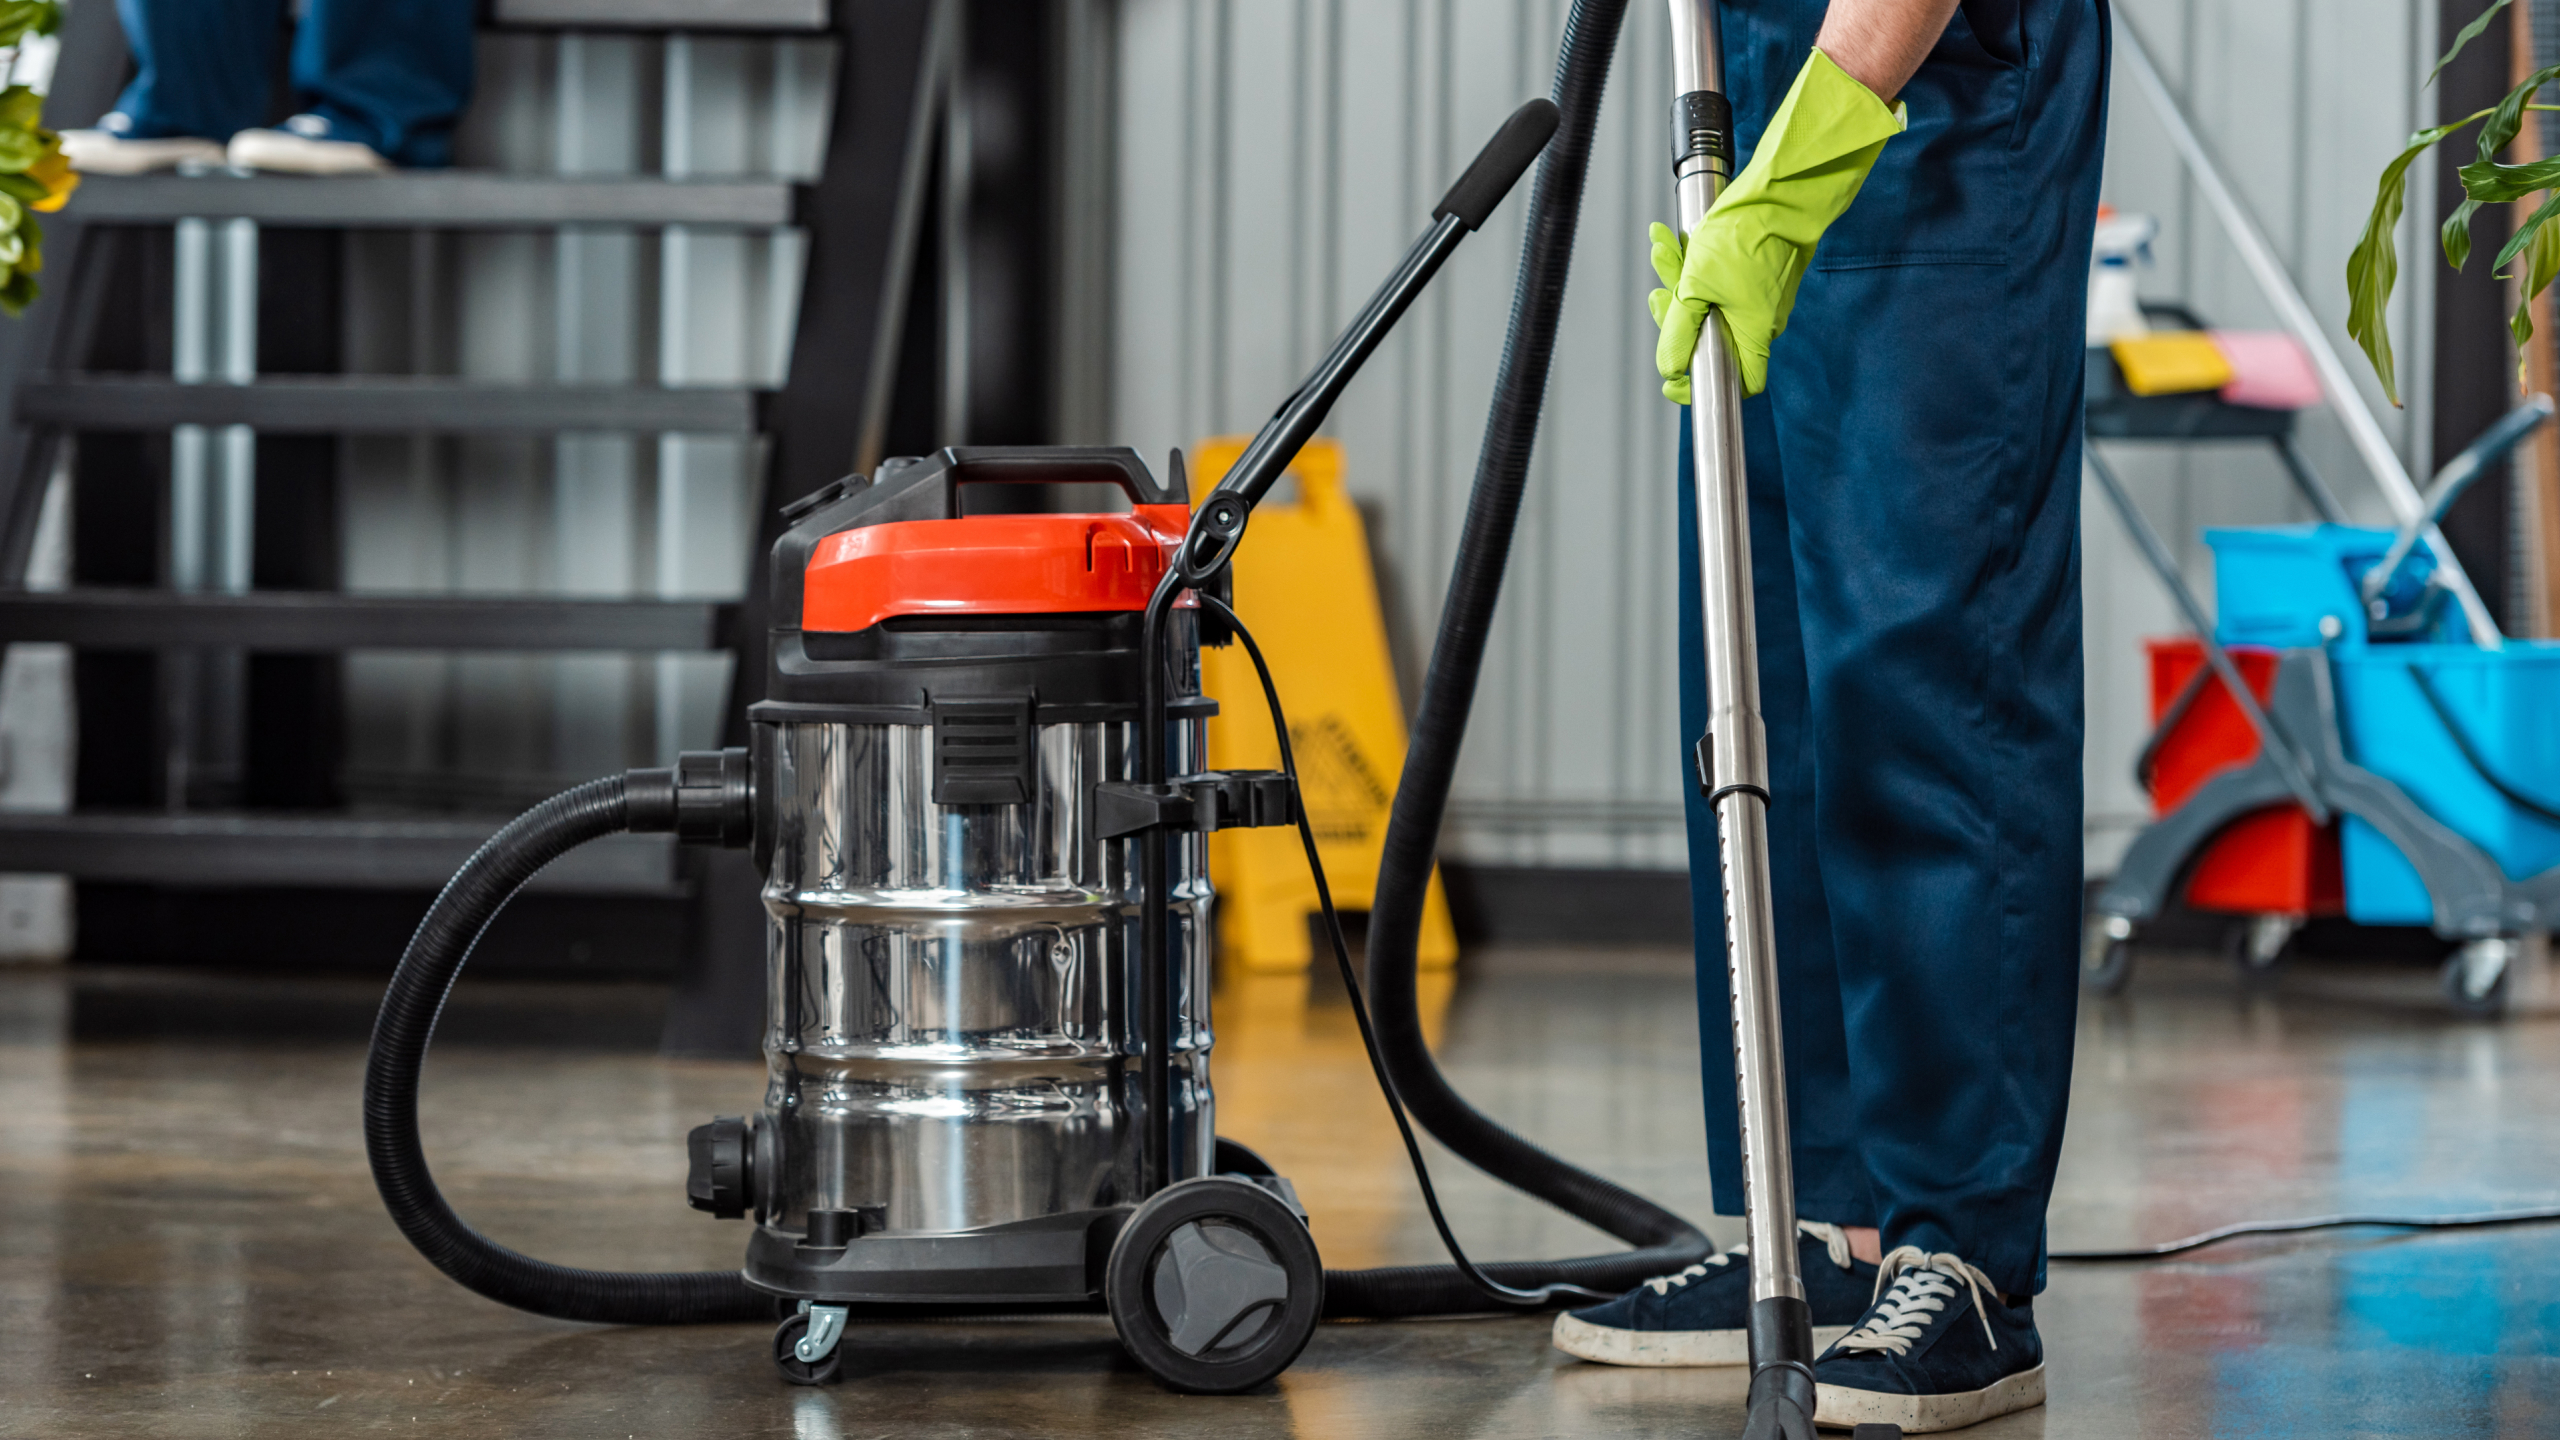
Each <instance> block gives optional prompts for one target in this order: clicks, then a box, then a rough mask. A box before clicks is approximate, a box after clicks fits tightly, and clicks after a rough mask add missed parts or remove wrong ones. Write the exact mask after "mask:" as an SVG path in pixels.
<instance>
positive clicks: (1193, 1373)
mask: <svg viewBox="0 0 2560 1440" xmlns="http://www.w3.org/2000/svg"><path fill="white" fill-rule="evenodd" d="M1102 1284H1103V1299H1104V1301H1105V1302H1106V1303H1107V1304H1108V1305H1109V1306H1110V1307H1111V1324H1112V1327H1113V1328H1114V1329H1116V1330H1118V1331H1119V1332H1120V1343H1121V1345H1122V1346H1124V1347H1126V1348H1127V1350H1128V1352H1129V1355H1130V1358H1132V1359H1134V1360H1136V1361H1137V1362H1138V1363H1139V1364H1140V1365H1142V1366H1144V1367H1146V1370H1147V1373H1148V1374H1150V1375H1153V1376H1155V1377H1156V1378H1157V1379H1158V1380H1161V1381H1163V1382H1164V1383H1165V1385H1166V1386H1167V1387H1169V1388H1171V1389H1175V1390H1181V1391H1187V1392H1189V1393H1192V1394H1196V1395H1233V1394H1235V1393H1237V1392H1238V1391H1243V1390H1250V1389H1252V1388H1254V1387H1255V1386H1257V1385H1260V1384H1262V1383H1263V1382H1264V1381H1266V1380H1269V1379H1270V1378H1271V1377H1272V1376H1274V1375H1277V1374H1279V1373H1280V1372H1281V1371H1283V1370H1286V1369H1288V1368H1289V1362H1291V1361H1293V1360H1295V1359H1297V1358H1298V1352H1299V1351H1301V1350H1304V1349H1305V1348H1306V1346H1307V1338H1308V1337H1309V1336H1311V1335H1313V1334H1314V1333H1315V1329H1316V1321H1317V1319H1318V1318H1319V1317H1320V1316H1321V1315H1322V1314H1323V1313H1324V1266H1323V1264H1322V1263H1321V1262H1320V1261H1318V1260H1317V1258H1316V1242H1315V1239H1314V1237H1313V1236H1310V1235H1309V1234H1308V1233H1307V1227H1306V1225H1305V1223H1304V1222H1302V1221H1300V1220H1299V1219H1298V1217H1297V1215H1296V1214H1294V1213H1293V1212H1291V1210H1290V1209H1289V1207H1288V1206H1287V1205H1285V1204H1283V1203H1282V1202H1281V1201H1280V1199H1279V1198H1278V1197H1277V1196H1274V1195H1273V1194H1272V1193H1271V1192H1270V1191H1268V1190H1265V1189H1263V1188H1262V1187H1261V1186H1259V1185H1256V1184H1254V1183H1253V1182H1251V1181H1249V1180H1238V1179H1232V1178H1229V1177H1226V1176H1220V1175H1211V1176H1203V1177H1200V1178H1198V1179H1194V1180H1185V1181H1183V1182H1181V1183H1180V1184H1178V1185H1171V1186H1167V1187H1166V1188H1165V1189H1163V1190H1160V1191H1158V1192H1157V1193H1156V1195H1155V1196H1154V1198H1152V1199H1150V1200H1148V1201H1147V1203H1145V1204H1144V1205H1141V1206H1139V1207H1138V1211H1137V1213H1136V1214H1135V1215H1132V1216H1130V1217H1129V1223H1128V1224H1126V1225H1124V1226H1122V1227H1121V1229H1120V1235H1119V1238H1118V1239H1117V1240H1116V1241H1114V1242H1113V1243H1112V1246H1111V1260H1110V1263H1109V1264H1108V1265H1107V1266H1106V1267H1105V1269H1104V1272H1103V1282H1102Z"/></svg>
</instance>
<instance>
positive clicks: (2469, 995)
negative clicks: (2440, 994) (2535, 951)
mask: <svg viewBox="0 0 2560 1440" xmlns="http://www.w3.org/2000/svg"><path fill="white" fill-rule="evenodd" d="M2515 955H2516V942H2515V941H2513V940H2510V939H2507V938H2505V937H2503V936H2495V937H2491V938H2489V939H2485V940H2473V941H2469V942H2466V943H2465V944H2463V945H2462V946H2460V947H2459V948H2457V949H2456V950H2455V951H2454V952H2453V954H2451V955H2449V956H2447V957H2446V958H2445V962H2444V1003H2445V1004H2446V1005H2447V1006H2448V1007H2450V1008H2451V1009H2452V1011H2453V1013H2454V1014H2456V1015H2459V1016H2461V1017H2462V1018H2463V1019H2465V1020H2495V1019H2497V1018H2498V1017H2500V1016H2502V1015H2504V1014H2506V1013H2507V998H2508V992H2509V990H2510V989H2511V988H2512V987H2511V986H2510V985H2509V983H2508V982H2509V981H2510V980H2511V979H2513V978H2514V976H2513V972H2514V969H2515Z"/></svg>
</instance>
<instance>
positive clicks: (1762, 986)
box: [1671, 0, 1812, 1368]
mask: <svg viewBox="0 0 2560 1440" xmlns="http://www.w3.org/2000/svg"><path fill="white" fill-rule="evenodd" d="M1671 42H1672V43H1671V53H1672V64H1673V80H1674V85H1673V89H1674V90H1675V91H1676V92H1677V98H1676V99H1674V100H1673V101H1672V143H1673V157H1672V173H1673V176H1674V179H1675V182H1676V183H1677V185H1678V187H1679V202H1680V231H1681V233H1682V234H1683V235H1686V234H1687V233H1689V232H1690V231H1691V230H1692V229H1694V228H1696V226H1697V223H1698V221H1699V220H1700V219H1701V218H1703V217H1704V216H1705V215H1706V213H1707V208H1708V207H1709V206H1710V205H1712V204H1714V203H1715V197H1716V195H1717V194H1718V192H1720V191H1721V190H1722V188H1723V186H1724V183H1725V181H1726V180H1727V179H1729V178H1730V177H1731V175H1732V174H1733V140H1732V133H1733V126H1732V119H1731V116H1732V110H1731V107H1730V105H1729V104H1728V103H1727V102H1726V100H1725V98H1724V94H1723V90H1724V63H1723V54H1722V49H1721V44H1720V40H1719V37H1718V34H1717V26H1716V10H1715V0H1671ZM1689 394H1690V403H1689V451H1690V460H1691V461H1692V465H1691V473H1692V477H1693V483H1694V486H1695V489H1696V498H1697V512H1698V577H1699V581H1700V585H1699V588H1700V591H1701V592H1702V598H1703V600H1704V612H1705V613H1704V615H1703V617H1702V618H1703V619H1704V621H1705V625H1704V633H1705V636H1706V674H1707V708H1708V721H1707V733H1706V736H1705V737H1704V738H1703V739H1702V740H1701V741H1700V742H1699V746H1698V783H1699V785H1700V787H1701V788H1702V789H1703V790H1704V791H1705V793H1706V796H1707V802H1708V804H1710V805H1712V806H1713V807H1714V808H1715V814H1716V834H1717V842H1718V845H1719V847H1720V849H1721V852H1722V857H1721V858H1722V861H1723V874H1724V933H1725V970H1726V975H1727V978H1728V983H1729V985H1730V987H1731V991H1732V999H1733V1045H1734V1057H1733V1058H1734V1080H1735V1090H1736V1097H1737V1100H1738V1102H1739V1106H1740V1110H1741V1121H1742V1183H1743V1191H1742V1193H1743V1217H1744V1229H1745V1233H1746V1238H1747V1240H1748V1242H1749V1244H1750V1246H1751V1298H1752V1300H1753V1301H1754V1302H1755V1305H1756V1303H1757V1302H1760V1301H1764V1300H1771V1299H1778V1298H1785V1299H1789V1300H1793V1301H1796V1302H1799V1305H1800V1303H1801V1302H1802V1300H1803V1298H1804V1277H1803V1275H1802V1274H1801V1273H1800V1272H1799V1270H1798V1268H1797V1265H1796V1243H1795V1237H1796V1206H1795V1176H1794V1169H1793V1164H1792V1161H1791V1158H1790V1156H1789V1152H1788V1145H1787V1135H1788V1130H1787V1085H1786V1059H1785V1055H1784V1052H1783V1049H1782V1047H1781V1043H1780V1038H1779V1037H1780V1032H1779V1027H1778V984H1777V979H1778V965H1777V950H1776V947H1775V945H1774V944H1773V941H1772V937H1773V934H1774V921H1773V918H1772V916H1771V913H1770V901H1769V823H1768V805H1769V759H1768V741H1767V738H1766V733H1765V731H1764V730H1763V728H1762V726H1761V722H1760V669H1759V657H1758V654H1757V643H1756V638H1755V634H1754V631H1753V629H1752V623H1753V622H1752V612H1751V525H1750V514H1751V511H1750V505H1749V501H1748V498H1747V495H1746V493H1745V489H1744V484H1743V467H1742V372H1741V367H1740V366H1739V365H1738V364H1737V363H1736V361H1735V359H1734V354H1733V341H1732V337H1731V336H1730V335H1728V334H1727V333H1726V330H1725V325H1724V317H1723V316H1721V315H1719V314H1717V313H1716V312H1714V311H1712V310H1710V311H1709V312H1708V313H1707V317H1706V323H1705V324H1704V325H1702V326H1700V327H1699V331H1698V348H1697V351H1696V353H1695V354H1694V355H1693V356H1692V357H1691V358H1690V362H1689ZM1692 863H1693V864H1694V863H1695V862H1694V861H1693V862H1692ZM1753 1328H1754V1332H1755V1333H1754V1334H1753V1337H1752V1339H1753V1345H1752V1360H1753V1365H1754V1368H1758V1367H1759V1366H1761V1365H1763V1364H1766V1363H1768V1362H1769V1361H1771V1360H1775V1359H1781V1358H1785V1359H1795V1358H1798V1357H1795V1356H1791V1355H1768V1354H1764V1353H1763V1349H1764V1347H1763V1346H1762V1345H1761V1344H1760V1343H1759V1342H1760V1340H1761V1337H1760V1335H1759V1334H1758V1333H1756V1332H1757V1330H1758V1329H1759V1327H1758V1326H1754V1327H1753ZM1809 1339H1810V1337H1809V1335H1808V1336H1807V1337H1806V1343H1808V1344H1809ZM1784 1348H1786V1349H1792V1348H1794V1347H1792V1346H1789V1347H1784ZM1801 1359H1802V1360H1804V1361H1810V1360H1811V1359H1812V1356H1811V1355H1810V1354H1805V1355H1803V1356H1802V1357H1801Z"/></svg>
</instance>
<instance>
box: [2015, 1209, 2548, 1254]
mask: <svg viewBox="0 0 2560 1440" xmlns="http://www.w3.org/2000/svg"><path fill="white" fill-rule="evenodd" d="M2552 1220H2560V1206H2543V1207H2541V1208H2538V1209H2532V1210H2484V1211H2481V1212H2479V1213H2478V1214H2473V1215H2317V1216H2313V1217H2312V1218H2310V1219H2307V1220H2243V1221H2241V1222H2239V1223H2238V1224H2236V1225H2225V1226H2222V1227H2220V1228H2219V1229H2214V1230H2207V1231H2204V1232H2202V1233H2201V1234H2196V1235H2190V1236H2188V1237H2186V1238H2185V1239H2183V1240H2171V1241H2167V1242H2166V1243H2163V1244H2159V1245H2136V1246H2132V1247H2130V1248H2128V1249H2123V1250H2056V1251H2054V1252H2053V1253H2052V1254H2051V1255H2049V1256H2048V1257H2046V1258H2048V1259H2053V1260H2075V1261H2082V1262H2100V1261H2110V1260H2160V1259H2165V1258H2167V1257H2169V1256H2171V1255H2183V1254H2185V1253H2187V1252H2188V1251H2190V1250H2201V1249H2203V1248H2204V1247H2206V1246H2207V1245H2219V1244H2221V1243H2222V1242H2223V1241H2225V1240H2237V1239H2239V1238H2241V1237H2242V1236H2244V1235H2298V1234H2301V1233H2302V1232H2304V1231H2307V1230H2339V1229H2344V1228H2347V1227H2349V1226H2355V1225H2372V1226H2381V1227H2386V1228H2389V1229H2394V1230H2473V1229H2479V1228H2482V1227H2486V1226H2491V1225H2530V1224H2533V1223H2535V1222H2537V1221H2552Z"/></svg>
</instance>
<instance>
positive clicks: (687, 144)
mask: <svg viewBox="0 0 2560 1440" xmlns="http://www.w3.org/2000/svg"><path fill="white" fill-rule="evenodd" d="M665 74H666V82H665V86H664V89H665V92H666V93H665V99H664V113H663V115H662V117H661V118H662V124H663V130H662V137H661V140H660V146H659V149H660V154H661V163H660V168H661V170H663V171H664V173H665V175H666V178H668V179H670V180H681V179H684V178H685V177H687V176H689V175H691V174H692V173H693V37H692V36H690V35H684V34H675V35H670V36H668V37H667V46H666V71H665ZM692 277H693V236H692V235H691V234H690V233H689V232H688V231H687V230H686V229H685V227H683V226H681V225H670V226H668V227H667V228H666V230H665V231H664V232H663V233H661V235H660V236H659V239H658V383H659V384H661V385H681V384H684V383H685V382H686V381H688V380H690V379H692V378H693V372H692V366H691V364H690V359H691V354H692V350H693V344H694V339H693V309H692ZM685 464H686V444H685V437H684V436H682V435H678V434H662V435H660V436H659V437H658V524H657V528H658V536H657V566H656V569H657V576H656V580H657V592H658V596H659V598H660V599H665V600H672V599H675V598H676V597H678V596H680V595H682V594H684V592H685V580H686V576H685V552H686V548H687V547H686V544H685V541H686V527H685V512H686V509H687V502H688V500H689V498H690V497H689V494H688V490H689V481H690V477H689V476H688V475H687V474H686V470H685ZM656 665H657V676H656V678H657V704H656V722H657V724H656V728H657V734H656V737H655V744H656V748H657V752H658V762H659V763H660V764H662V765H665V764H673V763H674V762H675V756H676V753H677V752H678V751H680V750H682V749H683V748H684V736H683V734H682V733H681V729H682V726H683V723H684V660H683V658H682V657H681V656H678V655H675V654H672V653H670V654H662V655H660V656H658V657H657V661H656Z"/></svg>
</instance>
